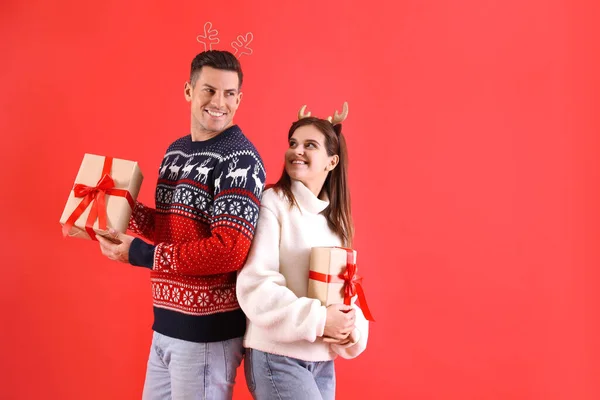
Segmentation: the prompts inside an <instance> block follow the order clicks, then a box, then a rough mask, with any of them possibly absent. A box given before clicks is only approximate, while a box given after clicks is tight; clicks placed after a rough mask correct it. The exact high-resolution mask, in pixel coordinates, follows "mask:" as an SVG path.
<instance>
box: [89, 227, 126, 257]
mask: <svg viewBox="0 0 600 400" xmlns="http://www.w3.org/2000/svg"><path fill="white" fill-rule="evenodd" d="M96 239H98V242H99V243H100V250H101V251H102V254H104V255H105V256H106V257H108V258H109V259H111V260H115V261H121V262H124V263H128V262H129V246H131V242H132V241H133V239H134V238H133V236H129V235H126V234H124V233H119V232H117V231H115V230H114V229H110V230H109V238H106V237H103V236H100V235H96Z"/></svg>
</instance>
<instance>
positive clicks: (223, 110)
mask: <svg viewBox="0 0 600 400" xmlns="http://www.w3.org/2000/svg"><path fill="white" fill-rule="evenodd" d="M185 98H186V100H187V101H188V102H190V103H191V108H192V130H193V131H194V130H196V131H198V133H201V134H208V135H211V136H212V135H214V134H218V133H221V132H223V131H224V130H225V129H227V128H229V127H230V126H232V125H233V116H234V115H235V112H236V110H237V108H238V107H239V105H240V101H241V100H242V93H241V92H240V90H239V78H238V74H237V72H235V71H224V70H220V69H215V68H211V67H202V70H200V73H199V74H198V77H197V79H196V82H195V84H194V87H192V86H191V84H190V83H186V84H185ZM193 133H194V132H192V134H193Z"/></svg>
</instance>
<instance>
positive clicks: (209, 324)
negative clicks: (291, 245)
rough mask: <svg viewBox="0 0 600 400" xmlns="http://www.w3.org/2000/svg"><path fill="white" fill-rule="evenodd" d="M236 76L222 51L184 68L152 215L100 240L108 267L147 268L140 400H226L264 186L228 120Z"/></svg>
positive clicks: (236, 98)
mask: <svg viewBox="0 0 600 400" xmlns="http://www.w3.org/2000/svg"><path fill="white" fill-rule="evenodd" d="M242 80H243V74H242V70H241V66H240V64H239V62H238V60H237V59H236V58H235V56H233V55H232V54H231V53H229V52H226V51H214V50H211V51H206V52H203V53H200V54H198V55H197V56H196V57H195V58H194V60H193V61H192V68H191V73H190V81H189V82H186V84H185V98H186V100H187V101H188V102H189V103H190V104H191V134H189V135H186V136H184V137H182V138H180V139H178V140H176V141H175V142H174V143H172V144H171V145H170V146H169V148H168V149H167V152H166V154H165V156H164V159H163V161H162V164H161V167H160V170H159V177H158V183H157V187H156V209H151V208H148V207H146V206H144V205H143V204H141V203H137V204H136V207H135V209H134V210H133V214H132V217H131V220H130V223H129V228H130V229H131V230H132V231H133V232H135V233H136V234H138V235H140V236H142V237H144V238H146V239H148V240H149V241H150V242H151V243H152V244H150V243H147V242H145V241H143V240H141V239H139V238H133V237H132V236H129V235H125V234H118V233H115V232H113V235H115V239H116V240H115V241H116V242H121V243H120V244H116V243H112V242H111V241H109V240H106V239H104V238H102V237H98V240H99V241H100V247H101V250H102V253H103V254H104V255H106V256H107V257H108V258H110V259H112V260H117V261H122V262H129V263H131V264H132V265H137V266H142V267H147V268H150V269H151V270H152V272H151V273H150V277H151V281H152V289H153V299H154V324H153V330H154V334H153V340H152V347H151V350H150V357H149V360H148V369H147V372H146V382H145V385H144V394H143V398H144V399H170V398H173V399H192V398H193V399H196V398H201V399H211V400H212V399H231V397H232V392H233V384H234V381H235V375H236V369H237V367H238V366H239V365H240V362H241V359H242V355H243V347H242V337H243V335H244V332H245V329H246V317H245V316H244V314H243V312H242V311H241V309H240V307H239V304H238V302H237V299H236V296H235V285H236V271H237V270H239V269H240V268H241V267H242V266H243V265H244V262H245V260H246V256H247V254H248V250H249V248H250V243H251V241H252V237H253V235H254V228H255V226H256V221H257V217H258V210H259V206H260V197H261V195H262V189H263V186H264V182H265V170H264V167H263V163H262V160H261V158H260V156H259V154H258V152H257V151H256V149H255V148H254V146H253V145H252V143H251V142H250V141H249V140H248V139H247V138H246V137H245V136H244V134H243V133H242V131H241V130H240V128H239V127H238V126H237V125H235V124H234V123H233V117H234V115H235V112H236V110H237V108H238V106H239V104H240V101H241V99H242V93H241V91H240V90H241V86H242Z"/></svg>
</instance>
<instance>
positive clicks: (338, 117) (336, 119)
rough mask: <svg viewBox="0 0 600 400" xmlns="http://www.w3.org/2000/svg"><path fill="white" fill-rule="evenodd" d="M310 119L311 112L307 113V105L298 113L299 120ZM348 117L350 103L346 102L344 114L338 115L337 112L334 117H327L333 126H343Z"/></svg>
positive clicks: (343, 109) (343, 108)
mask: <svg viewBox="0 0 600 400" xmlns="http://www.w3.org/2000/svg"><path fill="white" fill-rule="evenodd" d="M307 117H310V111H309V112H306V105H303V106H302V108H301V109H300V111H298V119H302V118H307ZM346 117H348V102H347V101H345V102H344V106H343V107H342V113H341V114H338V112H337V110H335V112H334V113H333V117H332V116H329V117H327V121H329V122H331V125H337V124H341V123H342V121H344V120H345V119H346Z"/></svg>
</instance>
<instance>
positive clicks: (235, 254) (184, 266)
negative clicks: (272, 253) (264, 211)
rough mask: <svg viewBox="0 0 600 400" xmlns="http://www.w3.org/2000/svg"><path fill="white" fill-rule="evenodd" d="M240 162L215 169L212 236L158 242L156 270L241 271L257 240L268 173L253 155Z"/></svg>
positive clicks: (154, 261) (153, 266)
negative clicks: (261, 201)
mask: <svg viewBox="0 0 600 400" xmlns="http://www.w3.org/2000/svg"><path fill="white" fill-rule="evenodd" d="M239 160H241V161H242V162H243V164H241V165H237V162H238V158H237V157H236V158H235V163H234V164H232V163H231V162H229V163H227V162H222V163H219V164H217V166H216V167H215V172H214V177H215V178H216V180H215V183H214V188H215V189H214V190H215V192H214V204H213V208H212V210H211V217H210V231H211V236H210V237H207V238H202V239H197V240H190V241H188V242H184V243H158V244H157V245H156V247H155V249H154V252H153V260H152V269H153V270H155V271H158V272H163V273H173V274H180V275H214V274H222V273H227V272H232V271H237V270H239V269H240V268H242V266H243V265H244V262H245V261H246V257H247V255H248V251H249V250H250V244H251V242H252V238H253V237H254V229H255V226H256V220H257V219H258V209H259V207H260V197H261V194H262V188H263V185H264V181H265V174H264V169H263V168H262V165H261V162H260V160H259V159H258V158H256V157H255V156H254V155H252V154H250V155H248V154H246V155H244V156H243V157H242V156H240V157H239ZM236 167H237V168H236ZM253 172H254V175H253ZM217 177H218V178H217ZM217 179H218V180H217Z"/></svg>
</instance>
